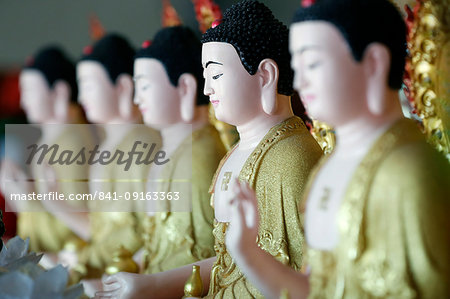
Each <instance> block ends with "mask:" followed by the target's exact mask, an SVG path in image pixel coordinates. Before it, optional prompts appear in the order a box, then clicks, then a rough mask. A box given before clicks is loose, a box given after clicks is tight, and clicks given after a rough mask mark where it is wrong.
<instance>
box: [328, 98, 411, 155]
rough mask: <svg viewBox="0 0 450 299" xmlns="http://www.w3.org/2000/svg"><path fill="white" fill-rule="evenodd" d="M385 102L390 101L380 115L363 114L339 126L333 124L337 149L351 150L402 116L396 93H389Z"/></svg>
mask: <svg viewBox="0 0 450 299" xmlns="http://www.w3.org/2000/svg"><path fill="white" fill-rule="evenodd" d="M388 97H389V98H388V99H387V101H386V102H387V103H391V104H390V105H389V107H387V108H386V109H385V112H383V113H382V114H381V115H373V114H370V113H368V114H365V115H362V116H361V117H359V118H355V119H353V120H351V121H349V122H346V123H344V124H342V125H340V126H335V131H336V140H337V146H336V149H338V151H340V150H344V151H348V150H353V149H357V148H358V147H360V146H363V145H364V144H366V143H367V142H368V141H370V140H372V139H373V138H372V137H373V136H375V135H377V134H379V133H380V130H383V129H387V128H388V127H390V126H391V125H392V124H393V123H394V122H395V121H397V120H399V119H401V118H403V117H404V116H403V114H402V110H401V107H400V101H399V98H398V94H397V93H395V94H390V95H389V96H388Z"/></svg>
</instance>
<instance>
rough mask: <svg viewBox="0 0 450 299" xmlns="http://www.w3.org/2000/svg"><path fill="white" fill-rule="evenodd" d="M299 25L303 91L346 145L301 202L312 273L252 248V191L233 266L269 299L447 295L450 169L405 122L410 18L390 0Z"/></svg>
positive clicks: (326, 8)
mask: <svg viewBox="0 0 450 299" xmlns="http://www.w3.org/2000/svg"><path fill="white" fill-rule="evenodd" d="M361 12H364V13H361ZM380 16H382V18H383V22H377V20H379V18H380ZM290 29H291V32H290V51H291V54H292V66H293V69H294V71H295V77H294V86H295V88H296V89H297V90H298V91H299V92H300V94H301V96H302V99H303V101H304V102H305V105H306V108H307V111H308V113H309V114H310V115H311V116H312V117H314V118H316V119H318V120H321V121H325V122H326V123H329V124H330V125H332V126H333V127H334V128H335V130H336V140H337V143H336V148H335V149H334V152H333V154H332V155H331V156H329V157H327V158H326V159H323V160H321V162H319V166H318V167H317V168H316V170H315V171H314V172H313V175H312V176H311V179H310V181H309V183H308V187H307V192H306V193H305V196H306V197H307V202H306V205H300V206H299V209H300V211H306V212H305V217H304V222H305V237H306V242H307V246H308V249H307V263H308V269H309V271H307V273H299V272H294V271H292V270H291V269H289V268H287V267H284V266H283V265H281V264H280V263H278V262H277V261H275V260H274V259H273V258H271V257H270V256H268V255H267V254H265V253H264V252H263V251H262V250H261V249H259V248H257V247H256V246H252V245H251V244H250V243H251V242H249V241H247V240H249V239H252V238H253V237H256V232H255V227H257V226H258V219H257V217H248V215H251V214H252V212H255V211H256V209H257V208H260V207H258V206H257V204H256V200H257V199H256V198H257V196H255V193H254V192H253V191H252V190H251V188H250V187H249V186H246V185H244V184H240V186H238V188H237V196H236V197H235V198H234V199H233V203H234V204H233V205H234V209H233V211H234V212H233V214H232V215H233V216H232V221H236V223H237V224H238V225H236V226H235V229H233V230H231V231H229V234H228V235H227V245H228V247H229V248H230V251H231V253H232V256H233V258H234V259H235V261H236V263H237V264H238V265H239V266H240V267H241V269H242V270H243V271H244V273H245V274H246V275H247V277H248V279H249V280H250V281H252V282H253V283H254V284H255V285H256V286H257V287H258V289H259V290H261V291H262V292H263V294H264V295H265V296H267V297H277V296H280V294H281V293H282V290H283V289H286V290H288V292H289V293H290V295H292V296H295V297H296V298H306V297H307V296H308V297H309V298H331V297H332V298H375V297H377V298H380V297H381V298H416V297H420V298H447V297H448V296H449V295H450V288H449V284H448V281H449V279H450V256H449V254H448V252H449V251H450V238H449V234H448V230H449V228H450V221H449V218H448V216H447V211H448V210H449V207H450V201H449V198H448V193H449V187H448V186H449V184H448V179H449V177H450V167H449V165H448V163H447V161H446V160H445V158H444V156H443V155H441V154H439V153H438V152H437V151H435V150H434V149H433V148H432V146H431V145H429V144H428V143H427V142H426V139H425V136H424V135H423V134H422V133H421V132H420V131H419V129H418V127H417V126H416V124H415V123H414V122H413V121H412V120H409V119H406V118H404V117H403V114H402V110H401V106H400V102H399V99H398V89H399V88H400V87H401V85H402V74H403V71H404V66H405V54H406V48H405V39H406V33H405V24H404V22H403V20H402V18H401V16H400V14H399V12H398V11H397V9H396V8H395V6H394V5H393V4H392V3H391V2H390V1H388V0H383V1H379V0H376V1H375V0H340V1H335V0H322V1H317V3H315V4H312V5H311V3H309V5H308V6H306V5H305V7H302V8H300V9H299V10H298V11H297V12H296V14H295V16H294V20H293V24H292V25H291V28H290ZM247 218H248V219H247ZM267 269H270V271H266V270H267Z"/></svg>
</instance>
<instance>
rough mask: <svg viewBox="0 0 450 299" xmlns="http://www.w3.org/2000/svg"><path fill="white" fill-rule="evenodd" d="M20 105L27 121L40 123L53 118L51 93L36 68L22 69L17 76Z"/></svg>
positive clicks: (42, 75)
mask: <svg viewBox="0 0 450 299" xmlns="http://www.w3.org/2000/svg"><path fill="white" fill-rule="evenodd" d="M19 88H20V105H21V106H22V109H23V110H24V111H25V113H26V115H27V118H28V121H29V122H31V123H36V124H41V123H45V122H46V121H48V120H49V119H52V118H53V116H54V115H53V111H54V107H53V100H52V97H53V94H52V92H51V89H50V87H49V86H48V83H47V81H46V79H45V77H44V74H42V73H41V72H40V71H38V70H31V69H30V70H27V69H26V70H23V71H22V72H21V73H20V77H19Z"/></svg>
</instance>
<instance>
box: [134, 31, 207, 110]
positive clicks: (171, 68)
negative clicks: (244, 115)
mask: <svg viewBox="0 0 450 299" xmlns="http://www.w3.org/2000/svg"><path fill="white" fill-rule="evenodd" d="M138 58H153V59H156V60H158V61H160V62H161V63H162V65H163V66H164V68H165V70H166V73H167V75H168V77H169V80H170V83H171V84H172V85H173V86H178V79H179V78H180V76H181V75H182V74H185V73H188V74H191V75H193V76H194V77H195V79H196V80H197V102H196V104H197V106H201V105H207V104H209V98H208V97H207V96H205V95H204V94H203V85H204V79H203V68H202V44H201V43H200V40H199V39H198V37H196V36H195V33H194V32H193V31H192V30H191V29H189V28H188V27H186V26H173V27H167V28H163V29H161V30H159V31H158V32H157V33H156V35H155V38H154V39H153V41H152V42H151V43H150V42H149V45H146V46H143V47H142V48H141V49H139V50H138V51H137V53H136V55H135V57H134V59H138Z"/></svg>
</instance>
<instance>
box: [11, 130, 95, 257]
mask: <svg viewBox="0 0 450 299" xmlns="http://www.w3.org/2000/svg"><path fill="white" fill-rule="evenodd" d="M92 143H93V140H92V135H91V134H90V132H89V131H88V130H87V129H86V128H85V127H83V126H81V125H66V126H64V129H63V131H62V133H61V134H60V135H59V136H58V137H57V138H56V139H55V141H54V143H53V144H57V145H59V147H60V149H59V150H58V153H61V152H62V151H63V150H74V151H77V150H80V149H81V148H82V147H83V146H86V147H88V148H89V147H91V146H92ZM53 144H49V146H52V145H53ZM38 155H39V154H38ZM38 155H36V156H35V158H34V159H37V158H38V157H39V156H38ZM47 156H48V155H47ZM47 156H46V158H45V160H44V163H46V162H47V161H48V159H47ZM49 167H50V168H51V169H52V170H53V171H54V174H55V177H56V179H57V180H59V182H58V190H57V191H58V192H59V193H63V194H64V195H65V197H66V198H68V196H69V194H83V193H88V192H89V190H88V186H87V184H86V183H85V182H83V181H85V180H86V179H87V178H88V177H89V174H88V172H89V167H88V165H87V164H83V165H77V164H76V163H73V164H71V165H59V164H54V165H52V166H49ZM31 168H32V174H33V179H36V181H35V184H34V187H35V191H36V193H39V194H44V193H47V192H48V190H47V188H46V187H45V185H46V184H47V182H45V170H44V168H43V166H42V165H36V164H34V162H33V164H32V165H31ZM43 179H44V182H40V180H43ZM65 203H67V204H68V205H72V206H73V207H74V208H75V209H76V208H80V209H81V210H82V208H81V207H80V206H82V205H85V203H84V202H82V201H65ZM27 204H30V205H33V208H32V210H33V211H38V212H20V213H19V215H18V220H17V234H18V235H19V236H20V237H21V238H28V237H29V238H30V250H31V251H35V252H58V251H60V250H61V249H63V247H64V244H65V243H66V242H67V241H69V240H80V239H79V238H78V237H77V236H76V235H75V233H74V232H72V231H71V229H69V228H68V227H67V226H66V225H65V224H64V223H63V222H62V221H60V220H59V219H57V218H56V217H54V216H53V215H52V214H50V213H49V212H45V208H44V207H43V206H42V204H41V203H40V202H27Z"/></svg>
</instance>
